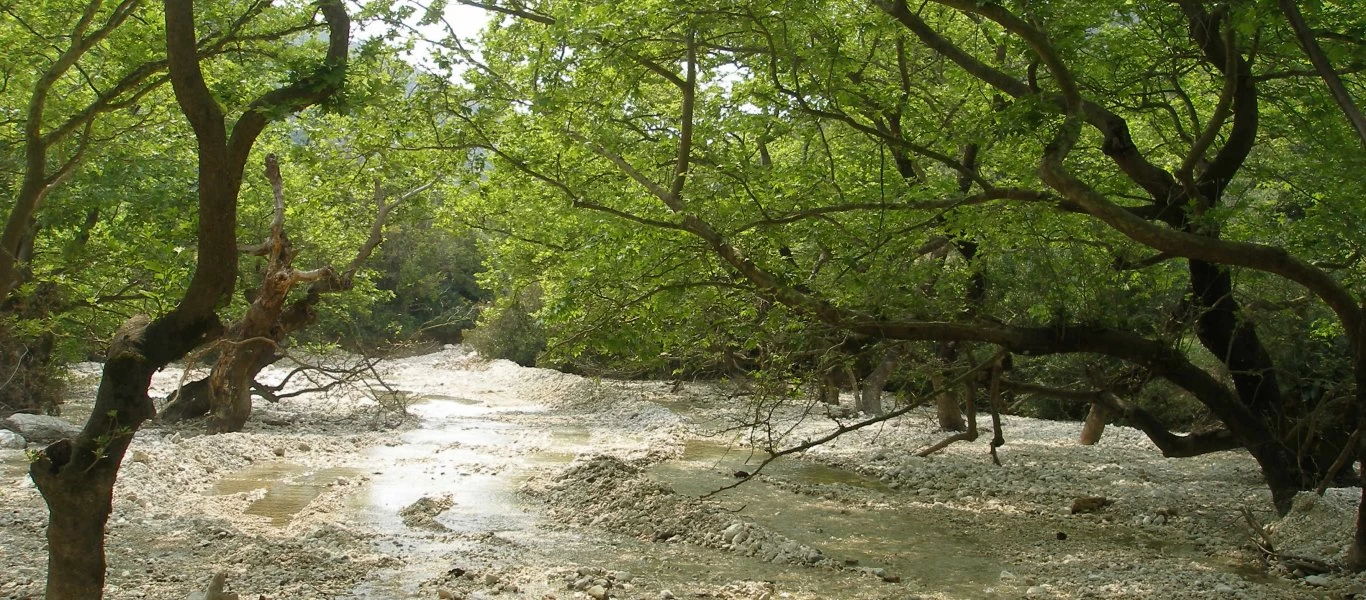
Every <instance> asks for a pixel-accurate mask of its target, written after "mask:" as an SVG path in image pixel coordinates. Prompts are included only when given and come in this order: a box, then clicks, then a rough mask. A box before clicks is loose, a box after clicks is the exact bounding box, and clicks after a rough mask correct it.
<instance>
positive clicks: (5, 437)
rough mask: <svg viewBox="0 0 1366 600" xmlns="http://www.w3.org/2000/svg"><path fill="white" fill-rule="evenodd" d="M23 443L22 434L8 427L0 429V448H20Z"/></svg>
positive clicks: (22, 446)
mask: <svg viewBox="0 0 1366 600" xmlns="http://www.w3.org/2000/svg"><path fill="white" fill-rule="evenodd" d="M25 445H26V443H25V441H24V436H22V435H19V434H17V433H14V432H13V431H10V430H8V429H0V448H8V449H11V450H22V449H23V448H24V446H25Z"/></svg>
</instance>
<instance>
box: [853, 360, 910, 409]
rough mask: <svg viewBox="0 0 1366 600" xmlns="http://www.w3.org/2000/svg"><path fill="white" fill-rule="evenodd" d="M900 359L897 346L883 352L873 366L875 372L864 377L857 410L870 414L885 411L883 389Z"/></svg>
mask: <svg viewBox="0 0 1366 600" xmlns="http://www.w3.org/2000/svg"><path fill="white" fill-rule="evenodd" d="M900 360H901V353H900V352H898V351H897V349H896V348H888V349H887V350H885V351H884V352H883V353H882V360H881V361H879V362H878V364H877V366H876V367H874V368H873V372H872V373H869V374H868V376H867V377H865V378H864V379H863V389H862V390H861V391H860V392H859V397H858V405H857V406H856V407H855V410H858V411H860V412H862V413H863V414H865V415H869V416H877V415H881V414H882V413H883V409H882V390H883V389H885V388H886V387H887V380H888V379H890V378H891V376H892V371H893V370H895V369H896V365H897V363H898V362H899V361H900Z"/></svg>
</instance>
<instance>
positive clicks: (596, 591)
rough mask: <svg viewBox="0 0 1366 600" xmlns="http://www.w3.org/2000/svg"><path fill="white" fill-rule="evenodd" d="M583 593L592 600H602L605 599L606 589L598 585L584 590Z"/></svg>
mask: <svg viewBox="0 0 1366 600" xmlns="http://www.w3.org/2000/svg"><path fill="white" fill-rule="evenodd" d="M585 592H586V593H587V594H588V596H589V597H591V598H593V599H594V600H603V599H604V598H606V597H607V588H604V587H602V586H600V585H595V586H593V587H590V588H588V589H587V590H585Z"/></svg>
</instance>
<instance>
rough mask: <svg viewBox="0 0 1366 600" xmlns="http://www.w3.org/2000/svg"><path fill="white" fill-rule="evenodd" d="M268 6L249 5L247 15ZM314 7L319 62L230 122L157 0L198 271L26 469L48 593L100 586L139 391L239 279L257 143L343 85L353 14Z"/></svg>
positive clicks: (175, 6)
mask: <svg viewBox="0 0 1366 600" xmlns="http://www.w3.org/2000/svg"><path fill="white" fill-rule="evenodd" d="M265 8H266V6H265V5H264V4H257V5H254V6H253V7H251V8H249V10H248V12H247V13H246V14H247V16H248V17H250V16H254V15H255V14H259V12H260V11H262V10H264V9H265ZM319 9H320V10H321V12H322V14H323V15H324V18H325V20H326V24H327V28H328V39H327V51H326V57H325V58H324V59H323V60H322V64H321V65H320V66H319V67H317V68H316V69H314V70H313V71H312V72H311V73H310V74H309V75H307V76H305V77H302V78H301V79H299V80H297V81H293V82H289V83H287V84H286V85H283V86H281V87H278V88H276V89H274V90H272V91H270V92H267V93H265V94H263V95H261V96H259V97H258V98H256V99H255V100H253V101H251V102H250V103H248V104H247V105H246V106H245V107H244V108H243V110H242V112H241V114H240V115H239V116H238V117H237V118H236V120H235V123H234V124H233V126H232V127H231V128H229V127H228V125H227V123H226V114H225V113H224V110H223V107H222V106H221V105H220V104H219V102H218V100H217V99H216V98H215V97H214V94H213V93H212V92H211V91H210V89H209V86H208V84H207V83H206V80H205V78H204V72H203V69H202V66H201V60H200V56H199V55H198V36H197V35H196V28H195V11H194V7H193V5H192V3H191V2H190V1H189V0H168V1H167V2H166V4H165V27H166V29H165V31H166V33H165V39H166V49H167V57H168V61H167V64H168V73H169V77H170V81H171V84H172V86H173V89H174V91H175V96H176V100H177V101H178V103H179V105H180V108H181V110H182V111H183V112H184V114H185V116H186V118H187V120H188V121H189V123H190V126H191V129H192V130H193V131H194V134H195V137H196V139H197V140H198V159H199V176H198V202H197V211H196V214H197V216H198V224H197V227H196V238H197V240H198V248H197V257H196V263H195V270H194V275H193V276H192V278H191V280H190V283H189V286H188V287H187V289H186V290H185V292H184V295H183V296H182V297H181V298H180V300H179V302H178V303H177V304H176V306H175V307H174V308H173V309H171V310H170V311H169V312H167V313H164V314H162V315H160V316H158V317H156V318H155V319H151V318H148V317H141V316H140V317H135V318H133V319H129V320H128V321H127V322H126V323H125V324H124V326H123V327H122V328H121V329H120V331H119V332H118V334H116V336H115V338H114V340H113V342H112V343H111V345H110V349H109V353H108V358H107V360H106V363H105V368H104V373H103V376H102V378H101V382H100V386H99V391H98V392H97V395H96V400H95V407H94V411H93V413H92V415H91V417H90V419H89V420H88V421H87V422H86V424H85V427H84V428H83V429H82V430H81V433H80V435H79V436H77V437H76V439H74V440H61V441H58V442H56V443H54V444H52V445H50V446H48V447H47V448H45V449H44V450H43V451H42V453H41V456H40V457H39V458H38V460H36V461H35V462H34V463H33V465H32V467H31V468H30V475H31V476H32V477H33V480H34V482H35V483H36V484H37V487H38V490H39V491H40V492H41V493H42V495H43V499H44V500H45V501H46V502H47V505H48V513H49V522H48V534H47V536H48V579H47V597H48V598H51V599H57V598H73V599H74V598H100V597H102V593H103V584H104V572H105V557H104V543H103V536H104V526H105V523H106V521H107V520H108V517H109V513H110V511H111V510H112V493H113V487H114V481H115V478H116V476H117V473H118V468H119V465H120V463H121V461H122V459H123V455H124V453H125V451H126V450H127V448H128V444H129V442H130V441H131V440H132V436H133V434H134V433H135V432H136V431H137V429H138V428H139V427H140V426H141V424H142V423H143V422H144V421H145V420H146V419H148V418H149V417H151V416H152V415H153V414H154V412H155V411H154V409H153V406H152V403H151V399H150V398H149V397H148V396H147V389H148V385H149V383H150V381H151V376H152V374H153V373H154V372H155V371H156V370H158V369H160V368H161V367H164V366H165V365H166V364H168V363H170V362H171V361H173V360H175V359H177V358H179V357H182V356H184V355H185V354H186V353H188V352H189V351H191V350H193V349H194V348H196V347H198V346H200V345H202V344H204V343H206V342H208V341H211V340H212V339H214V338H216V337H217V336H219V335H221V334H222V325H221V322H220V320H219V316H218V313H217V311H218V309H219V307H220V306H221V305H222V303H223V302H224V301H225V300H226V298H227V297H228V295H229V294H231V292H232V290H233V287H234V282H235V281H236V276H237V270H236V265H237V241H236V234H237V197H238V193H239V190H240V188H241V183H242V177H243V170H244V168H245V165H246V163H247V160H248V158H249V155H250V153H251V149H252V146H253V145H254V142H255V141H256V139H257V137H258V136H259V135H260V133H261V131H262V130H263V129H264V128H265V126H266V125H267V124H268V123H269V122H271V121H272V120H276V119H279V118H282V117H283V116H285V115H288V114H292V113H294V112H297V111H299V110H302V109H304V108H306V107H308V106H310V105H312V104H315V103H317V102H319V101H321V100H324V99H326V98H328V97H329V96H331V95H332V94H333V93H335V92H336V91H337V90H338V89H339V88H340V86H341V83H342V76H343V74H344V73H345V69H346V59H347V49H348V43H349V40H348V37H349V23H350V21H349V18H348V17H347V14H346V11H345V9H344V7H343V6H342V5H341V3H340V2H335V1H331V0H324V1H323V2H321V3H320V4H319Z"/></svg>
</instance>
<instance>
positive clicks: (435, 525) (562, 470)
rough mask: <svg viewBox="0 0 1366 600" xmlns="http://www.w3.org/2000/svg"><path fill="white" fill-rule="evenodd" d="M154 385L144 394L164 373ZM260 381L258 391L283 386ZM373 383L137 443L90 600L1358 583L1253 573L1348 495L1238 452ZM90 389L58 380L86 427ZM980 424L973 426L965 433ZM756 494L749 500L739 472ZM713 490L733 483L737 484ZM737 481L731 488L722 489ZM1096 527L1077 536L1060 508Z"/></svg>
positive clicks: (654, 397) (450, 350)
mask: <svg viewBox="0 0 1366 600" xmlns="http://www.w3.org/2000/svg"><path fill="white" fill-rule="evenodd" d="M169 371H170V370H168V372H166V373H162V374H159V375H158V377H157V378H156V380H155V381H154V391H155V392H156V393H159V394H163V395H164V394H165V393H167V392H168V391H169V390H170V389H171V388H172V387H173V386H174V385H175V384H176V383H177V382H178V381H179V380H180V377H181V374H180V373H179V372H174V373H172V372H169ZM285 372H286V370H285V368H284V366H283V365H282V366H280V367H275V368H272V369H271V370H269V371H268V372H266V373H265V374H264V375H265V376H266V377H282V376H283V374H284V373H285ZM378 372H379V374H380V375H381V376H382V379H383V380H384V382H385V384H386V385H387V387H376V388H375V389H373V390H369V391H366V392H365V393H361V392H359V391H356V390H352V391H346V392H338V391H333V392H331V393H319V394H307V395H303V396H299V397H295V398H291V399H289V400H285V401H281V402H279V403H275V404H271V403H265V402H264V401H258V402H259V403H258V405H257V407H256V410H255V414H254V416H253V419H252V421H251V423H249V425H248V427H247V429H246V431H244V432H242V433H237V434H228V435H220V436H206V435H202V434H201V433H200V432H201V429H202V426H201V425H200V424H196V423H189V424H182V425H174V426H162V425H158V424H155V423H153V424H150V425H149V426H147V427H145V428H144V429H143V430H142V431H140V432H139V433H138V434H137V437H136V438H135V441H134V443H133V445H132V447H131V448H130V451H129V454H128V456H127V457H126V459H125V463H124V466H123V469H122V471H121V474H120V480H119V485H118V489H117V493H116V501H115V507H114V514H113V516H112V518H111V521H110V527H109V535H108V543H107V545H108V550H109V552H108V554H109V563H110V569H109V588H108V590H109V591H108V594H107V596H106V597H109V598H153V599H167V600H171V599H174V600H183V599H184V598H186V597H187V595H188V594H190V593H191V592H194V591H196V590H202V589H203V588H204V586H205V584H206V583H207V581H208V579H209V577H210V576H211V575H212V574H214V573H218V572H222V573H225V574H226V575H227V577H228V582H229V586H230V587H231V589H233V590H236V591H238V592H239V593H240V594H241V597H243V598H258V597H264V598H269V599H277V598H281V599H283V598H357V599H359V598H380V599H387V598H470V599H473V598H495V597H496V598H535V599H543V598H633V599H651V600H654V599H660V598H735V599H740V598H745V599H764V600H772V599H776V598H793V599H806V598H810V599H817V598H850V599H868V600H872V599H884V598H886V599H893V598H895V599H898V600H904V599H907V598H927V599H928V598H943V599H948V598H1162V599H1164V600H1165V599H1168V598H1206V597H1215V598H1247V599H1262V598H1267V599H1270V598H1340V597H1343V596H1344V594H1349V593H1357V592H1358V591H1359V590H1362V589H1366V587H1363V583H1366V582H1364V581H1363V580H1362V579H1361V578H1359V577H1352V576H1347V575H1342V574H1336V573H1328V574H1313V573H1304V572H1300V573H1294V572H1292V571H1291V570H1290V569H1286V568H1280V567H1277V566H1276V565H1274V564H1273V565H1268V564H1264V563H1263V562H1261V561H1260V559H1261V554H1260V553H1259V552H1258V551H1257V550H1256V549H1255V548H1254V547H1253V546H1252V543H1251V537H1250V535H1249V533H1250V531H1249V529H1248V526H1247V524H1246V522H1245V521H1244V517H1243V516H1242V515H1241V513H1240V509H1241V508H1243V507H1247V508H1250V509H1251V510H1252V511H1253V514H1254V516H1256V517H1257V518H1259V519H1262V520H1264V521H1265V522H1266V523H1268V524H1271V525H1272V526H1273V527H1275V528H1276V530H1275V532H1274V535H1275V536H1277V539H1279V540H1281V541H1282V542H1283V543H1284V545H1285V546H1284V547H1287V548H1292V549H1295V550H1296V551H1298V552H1300V553H1312V554H1316V555H1318V556H1320V557H1321V558H1324V559H1327V560H1336V559H1340V558H1341V556H1340V554H1341V550H1342V544H1344V543H1345V541H1346V535H1347V534H1348V533H1349V532H1350V527H1351V525H1352V521H1351V519H1352V517H1353V510H1354V499H1355V497H1359V491H1358V490H1354V489H1346V490H1330V491H1329V493H1328V494H1327V495H1326V496H1325V497H1323V498H1318V499H1317V500H1312V499H1308V500H1303V501H1301V502H1299V503H1298V504H1297V506H1298V508H1297V511H1296V512H1295V513H1292V515H1291V516H1290V517H1289V518H1287V519H1286V520H1284V521H1281V522H1279V523H1278V522H1276V519H1275V516H1274V513H1273V512H1272V511H1271V505H1270V500H1269V497H1268V494H1267V493H1266V490H1265V488H1264V486H1262V485H1261V483H1260V478H1259V475H1258V472H1257V469H1256V465H1255V463H1253V462H1252V460H1251V459H1250V458H1249V457H1247V456H1246V455H1244V454H1241V453H1222V454H1216V455H1209V456H1204V457H1198V458H1194V459H1184V460H1168V459H1163V458H1162V457H1161V456H1160V454H1159V453H1158V452H1157V450H1156V449H1155V448H1153V447H1152V445H1151V444H1150V443H1148V442H1147V441H1146V439H1144V438H1143V437H1142V435H1141V434H1139V433H1137V432H1135V431H1133V430H1130V429H1127V428H1123V427H1111V428H1110V429H1109V430H1107V431H1106V434H1105V437H1104V439H1102V441H1101V443H1100V444H1098V445H1096V446H1091V447H1082V446H1079V445H1077V444H1076V442H1075V437H1076V435H1077V433H1078V430H1079V424H1076V423H1058V422H1047V421H1037V420H1032V419H1024V418H1010V417H1007V418H1006V420H1005V423H1004V428H1003V431H1004V433H1005V436H1006V440H1007V444H1006V446H1004V447H1002V448H1001V449H1000V451H999V455H1000V458H1001V463H1002V464H1001V465H1000V466H996V465H994V464H993V463H992V460H991V457H990V456H989V455H988V454H987V446H986V440H987V439H989V438H990V434H989V431H988V433H987V434H986V435H984V436H983V438H981V440H979V441H977V442H972V443H960V444H955V445H953V446H950V447H949V448H947V449H946V450H944V451H943V452H941V453H939V454H936V455H934V456H931V457H928V458H918V457H916V456H915V451H916V450H918V449H919V448H923V447H925V446H928V445H929V444H931V443H933V442H934V441H937V440H938V439H939V438H940V437H942V436H943V435H944V434H943V433H941V432H938V431H936V430H935V428H934V426H933V422H934V419H933V416H932V414H930V413H929V412H926V411H913V412H912V413H911V414H910V415H908V416H906V417H904V418H902V419H899V420H896V421H893V422H889V423H887V424H884V425H881V426H878V427H873V428H868V429H865V430H861V431H859V432H855V433H853V434H850V435H848V436H846V437H844V438H841V439H840V440H838V441H837V442H836V443H833V444H830V445H827V446H822V447H819V448H817V449H814V450H812V451H809V452H806V453H803V454H798V455H793V456H786V457H782V458H779V459H777V460H775V461H773V462H771V463H769V464H767V465H765V466H764V467H763V469H762V471H759V472H758V473H757V474H754V473H755V471H756V469H758V468H759V466H760V464H761V463H763V461H764V459H765V458H766V457H767V456H768V455H767V454H766V453H765V452H764V451H763V449H764V448H766V447H767V446H768V445H770V444H772V445H774V446H775V447H778V448H781V447H785V446H786V445H788V444H793V443H798V442H800V441H802V440H804V439H812V438H814V437H815V436H818V435H820V434H821V433H823V432H825V431H828V430H829V429H830V428H832V427H835V426H837V425H838V424H839V423H841V422H847V421H841V420H840V418H838V417H831V416H829V415H828V413H827V412H826V410H825V408H824V407H816V406H811V405H801V406H785V407H779V408H777V409H775V410H773V411H771V412H764V413H763V414H764V415H765V421H766V423H765V424H764V426H763V427H758V428H756V427H753V425H755V424H756V423H753V422H752V421H755V419H753V418H752V416H753V415H754V414H757V413H756V412H755V411H754V410H753V408H754V407H753V405H752V401H751V400H750V399H749V398H748V397H747V396H744V395H739V394H735V393H734V390H731V389H729V388H728V387H727V386H725V385H724V384H718V383H708V382H694V383H687V384H683V385H674V384H673V383H670V382H615V381H601V380H593V379H585V378H581V377H576V376H572V375H566V374H563V373H557V372H554V371H548V370H543V369H526V368H522V367H518V366H516V365H514V364H512V363H508V362H506V361H487V360H484V359H482V358H480V357H478V356H476V355H474V354H473V353H472V352H470V351H469V350H467V349H465V348H463V347H455V346H452V347H447V348H445V349H443V350H441V351H439V352H435V353H432V354H427V355H423V356H416V357H409V358H403V359H395V360H389V361H385V362H384V363H381V365H380V368H379V370H378ZM97 375H98V365H80V366H78V367H77V368H76V369H74V370H73V386H72V398H71V404H72V408H73V412H78V411H79V410H80V407H81V406H82V404H83V403H85V404H86V405H88V403H89V401H90V398H91V397H92V396H93V391H94V389H93V386H94V383H95V381H96V378H97ZM983 425H987V424H986V423H983ZM5 452H6V453H5V454H3V455H0V598H9V599H17V598H33V597H40V596H41V590H42V583H43V581H44V577H45V574H44V562H45V561H44V557H45V547H44V541H43V522H44V520H45V512H44V509H43V504H42V500H41V497H40V496H39V495H38V494H37V492H36V491H35V490H34V489H33V487H32V484H31V482H29V481H28V479H27V476H26V475H25V472H24V468H25V463H24V461H25V459H24V457H23V454H22V452H19V451H5ZM752 474H753V476H752V477H746V476H748V475H752ZM737 475H739V476H740V477H739V478H737ZM741 479H745V481H744V483H743V484H741V485H739V486H736V487H733V488H731V489H726V490H724V491H720V490H722V488H724V487H726V486H730V485H732V484H735V483H737V482H738V481H740V480H741ZM1084 496H1106V497H1107V499H1108V500H1109V501H1111V503H1110V504H1109V505H1107V506H1105V507H1103V508H1102V509H1101V510H1099V511H1097V512H1092V513H1084V514H1073V513H1072V511H1071V509H1070V507H1071V505H1072V502H1073V501H1074V500H1075V499H1076V498H1078V497H1084Z"/></svg>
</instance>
